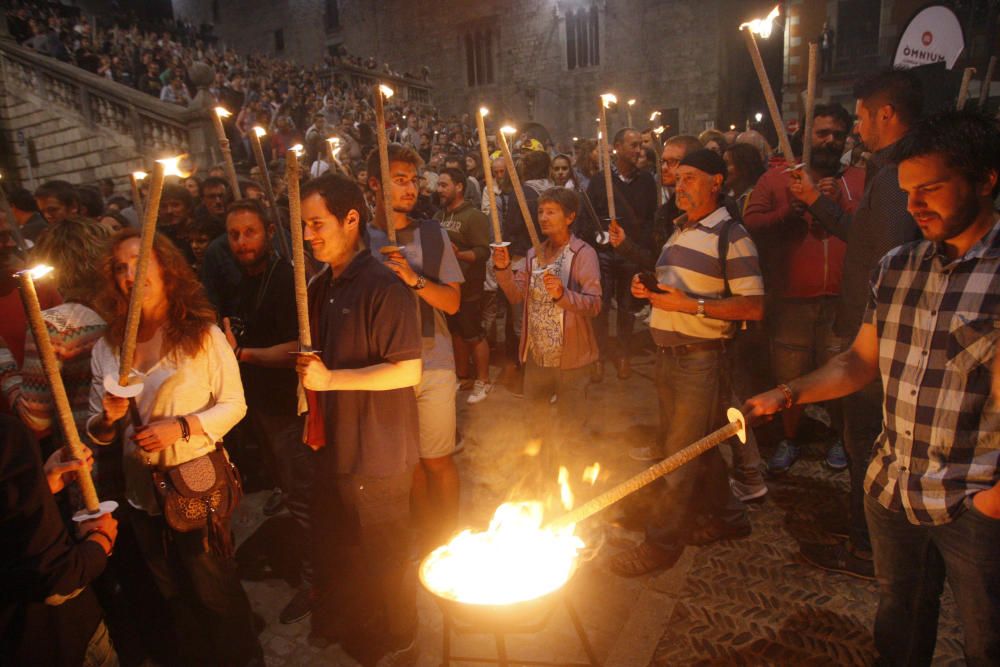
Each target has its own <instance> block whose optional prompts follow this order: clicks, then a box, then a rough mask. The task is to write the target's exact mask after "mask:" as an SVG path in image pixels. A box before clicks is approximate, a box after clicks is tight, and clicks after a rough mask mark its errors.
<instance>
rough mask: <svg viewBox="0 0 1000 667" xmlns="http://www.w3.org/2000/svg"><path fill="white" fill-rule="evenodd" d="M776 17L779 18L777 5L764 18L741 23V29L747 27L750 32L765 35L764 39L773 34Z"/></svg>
mask: <svg viewBox="0 0 1000 667" xmlns="http://www.w3.org/2000/svg"><path fill="white" fill-rule="evenodd" d="M776 18H778V6H777V5H775V6H774V9H772V10H771V13H770V14H768V15H767V16H765V17H764V18H762V19H753V20H752V21H748V22H747V23H743V24H741V25H740V30H743V29H744V28H746V29H747V30H749V31H750V32H752V33H756V34H758V35H760V36H761V37H763V38H764V39H767V38H768V37H770V36H771V30H772V29H773V28H774V19H776Z"/></svg>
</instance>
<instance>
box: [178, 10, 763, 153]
mask: <svg viewBox="0 0 1000 667" xmlns="http://www.w3.org/2000/svg"><path fill="white" fill-rule="evenodd" d="M772 3H773V0H671V1H670V2H665V1H663V0H499V1H496V2H482V1H473V2H462V3H455V2H437V3H432V2H416V1H414V0H271V1H267V2H264V1H247V0H212V1H211V2H205V1H203V0H173V7H174V13H175V16H178V17H184V18H187V19H191V20H194V21H198V22H208V23H213V24H214V25H215V32H216V34H217V35H219V36H220V37H221V38H222V40H223V41H224V42H225V43H226V44H228V45H230V46H233V47H234V48H236V49H237V50H239V51H241V52H247V51H252V50H258V51H263V52H268V53H280V54H281V55H284V56H287V57H290V58H294V59H297V60H299V61H301V62H313V61H316V60H318V59H320V58H322V57H323V56H324V55H325V54H327V53H330V52H331V50H332V49H335V48H337V47H338V46H343V47H344V48H346V49H347V51H348V52H350V53H352V54H356V55H360V56H363V57H367V56H369V55H377V57H378V58H379V59H380V61H387V62H389V63H390V65H391V66H392V67H393V68H394V69H396V70H398V71H403V70H408V71H411V72H418V71H419V70H420V68H421V67H422V66H424V65H426V66H427V67H428V68H429V70H430V72H431V79H432V81H433V83H434V86H435V92H434V100H433V102H434V103H435V104H436V105H437V106H438V107H439V108H440V109H441V110H442V111H443V112H444V113H446V114H449V115H450V114H462V113H467V112H469V113H471V112H474V110H475V109H477V108H478V107H479V106H480V105H481V104H485V105H487V106H489V107H490V108H491V109H493V110H494V113H496V114H497V117H502V118H504V119H510V120H512V121H514V122H516V123H526V122H537V123H541V124H542V125H544V126H545V127H547V128H549V129H550V131H551V132H552V134H553V138H555V139H557V140H559V139H562V140H566V139H568V138H570V137H571V136H593V135H595V134H596V122H595V119H596V117H597V115H598V104H599V101H598V96H599V95H600V94H601V93H603V92H606V91H612V92H614V93H616V94H617V95H618V98H619V100H620V105H619V108H618V109H617V110H614V111H613V112H612V113H611V115H610V117H609V123H610V125H611V126H612V131H614V129H615V128H620V127H622V126H624V125H625V124H626V123H627V118H628V112H627V108H626V105H625V101H626V100H628V99H635V100H636V104H635V106H634V107H633V109H632V110H633V118H632V121H633V124H634V125H643V126H644V125H648V124H649V123H648V117H649V115H650V113H651V112H652V111H653V110H661V111H662V112H663V114H664V115H663V118H664V119H666V121H667V122H668V123H669V124H670V125H671V126H672V127H671V128H670V130H669V131H670V132H671V133H677V132H692V133H697V132H700V131H702V130H704V129H706V128H708V127H724V128H728V127H729V125H730V124H738V125H740V126H742V124H743V122H744V121H745V119H746V118H747V117H748V116H752V115H753V113H754V111H757V110H760V109H762V108H763V104H762V102H760V93H759V87H758V85H757V81H756V78H754V76H753V72H752V69H751V66H750V62H749V58H748V56H747V54H746V50H745V48H744V46H743V42H742V40H741V39H740V36H739V32H738V26H739V24H740V23H741V22H743V21H745V20H747V19H749V18H751V17H753V16H755V15H758V14H766V13H767V10H768V9H769V8H770V6H771V4H772ZM778 34H779V35H780V32H779V33H778ZM770 41H771V42H773V44H766V45H764V46H763V48H764V50H765V58H768V61H769V68H770V67H773V71H772V74H771V76H772V78H773V79H774V80H775V81H777V82H778V83H777V84H776V85H780V79H781V74H782V72H781V61H780V59H781V56H782V54H781V43H780V37H778V38H772V40H770Z"/></svg>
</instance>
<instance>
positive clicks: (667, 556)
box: [608, 542, 684, 577]
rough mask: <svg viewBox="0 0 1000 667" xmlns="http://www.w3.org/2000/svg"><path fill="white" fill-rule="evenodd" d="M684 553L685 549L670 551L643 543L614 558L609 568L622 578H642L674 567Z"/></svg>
mask: <svg viewBox="0 0 1000 667" xmlns="http://www.w3.org/2000/svg"><path fill="white" fill-rule="evenodd" d="M683 552H684V549H683V547H680V548H674V549H670V550H669V551H668V550H666V549H662V548H660V547H658V546H655V545H653V544H651V543H649V542H643V543H642V544H640V545H638V546H636V547H633V548H632V549H629V550H628V551H623V552H621V553H619V554H617V555H616V556H614V557H613V558H612V559H611V561H610V562H609V563H608V568H609V569H610V570H611V571H612V572H614V573H615V574H617V575H618V576H620V577H640V576H642V575H644V574H649V573H650V572H653V571H655V570H665V569H669V568H671V567H673V566H674V563H676V562H677V560H678V559H679V558H680V557H681V554H682V553H683Z"/></svg>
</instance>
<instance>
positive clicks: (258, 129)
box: [253, 125, 267, 137]
mask: <svg viewBox="0 0 1000 667" xmlns="http://www.w3.org/2000/svg"><path fill="white" fill-rule="evenodd" d="M253 133H254V134H256V135H257V136H258V137H263V136H264V135H265V134H267V130H265V129H264V128H262V127H261V126H260V125H254V126H253Z"/></svg>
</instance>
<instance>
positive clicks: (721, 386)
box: [611, 149, 764, 576]
mask: <svg viewBox="0 0 1000 667" xmlns="http://www.w3.org/2000/svg"><path fill="white" fill-rule="evenodd" d="M725 176H726V164H725V162H724V161H723V160H722V158H721V157H720V156H719V155H718V154H716V153H713V152H712V151H709V150H704V149H702V150H697V151H693V152H691V153H688V154H687V155H686V156H685V157H684V159H683V160H682V161H681V164H680V166H679V167H678V168H677V194H676V196H677V205H678V207H679V208H680V209H681V210H682V211H684V214H683V215H681V216H680V217H679V218H677V220H676V221H675V230H674V232H673V234H672V235H671V236H670V238H669V239H668V240H667V242H666V244H664V246H663V250H662V252H661V253H660V258H659V259H658V260H657V262H656V279H655V282H656V283H657V284H656V286H655V289H650V288H649V287H647V283H648V284H649V285H652V281H650V280H649V279H648V278H647V279H646V282H643V279H642V278H641V276H636V277H635V278H633V280H632V295H633V296H635V297H636V298H638V299H648V300H649V302H650V304H651V305H652V318H651V320H650V326H651V329H652V335H653V340H654V342H655V343H656V346H657V360H656V391H657V394H658V398H659V404H660V432H659V436H658V438H657V444H656V451H655V454H656V455H657V457H666V456H670V455H671V454H674V453H675V452H677V451H678V450H680V449H682V448H683V447H686V446H687V445H689V444H691V443H692V442H694V441H695V440H697V439H699V438H701V437H703V436H704V435H705V434H707V433H709V432H710V431H712V430H713V429H715V428H717V427H718V426H719V425H721V423H722V422H723V421H724V417H723V413H724V407H725V406H724V405H723V400H724V397H725V396H728V395H729V392H728V391H727V390H726V388H727V386H728V385H727V383H728V379H727V378H726V377H725V376H724V374H725V369H726V363H725V350H726V342H727V341H728V340H729V339H731V338H732V337H733V335H734V334H735V333H736V330H737V328H738V327H739V326H740V323H741V322H743V321H746V320H759V319H761V318H762V317H763V315H764V281H763V279H762V278H761V273H760V264H759V262H758V260H757V249H756V247H755V246H754V244H753V241H751V240H750V237H749V235H748V234H747V232H746V230H745V229H744V228H743V226H742V225H740V224H739V223H738V222H736V221H733V220H732V219H731V218H730V216H729V213H728V212H727V211H726V208H725V206H723V204H722V197H723V189H722V183H723V180H724V179H725ZM660 489H661V493H662V499H660V500H659V501H658V502H657V507H658V509H657V515H655V516H653V517H651V519H650V522H649V525H648V526H647V528H646V539H645V541H644V542H643V543H642V544H640V545H639V546H637V547H635V548H634V549H631V550H629V551H626V552H623V553H621V554H618V555H617V556H616V557H615V558H614V559H613V560H612V562H611V569H612V570H613V571H614V572H616V573H617V574H620V575H623V576H638V575H641V574H645V573H647V572H651V571H653V570H656V569H661V568H667V567H671V566H673V564H674V563H675V562H677V559H678V558H679V557H680V555H681V553H682V552H683V551H684V546H685V545H686V544H694V545H703V544H708V543H710V542H714V541H716V540H719V539H732V538H736V537H746V536H747V535H749V534H750V522H749V520H748V519H747V516H746V508H745V507H744V506H743V504H742V503H741V502H740V501H739V500H737V499H736V498H735V497H733V495H732V493H731V492H730V490H729V483H728V477H727V473H726V464H725V462H724V461H723V459H722V456H721V454H720V453H719V452H718V450H712V451H710V452H708V453H706V454H703V455H702V456H700V457H698V458H697V459H695V460H694V461H692V462H691V463H688V464H687V465H685V466H684V467H682V468H681V469H679V470H677V471H676V472H674V473H672V474H671V475H669V476H667V477H666V478H665V479H664V481H663V484H662V485H661V487H660Z"/></svg>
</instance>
